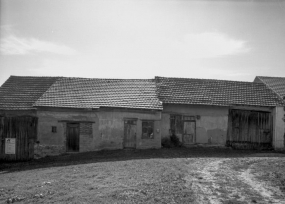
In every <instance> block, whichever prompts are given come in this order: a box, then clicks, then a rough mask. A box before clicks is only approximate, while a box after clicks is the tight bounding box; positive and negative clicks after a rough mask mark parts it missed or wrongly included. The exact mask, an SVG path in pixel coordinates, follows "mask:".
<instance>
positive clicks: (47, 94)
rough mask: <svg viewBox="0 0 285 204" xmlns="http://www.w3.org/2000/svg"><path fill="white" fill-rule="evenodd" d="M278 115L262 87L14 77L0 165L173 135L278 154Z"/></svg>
mask: <svg viewBox="0 0 285 204" xmlns="http://www.w3.org/2000/svg"><path fill="white" fill-rule="evenodd" d="M283 116H284V110H283V101H282V100H281V99H280V97H279V96H278V95H277V94H276V93H274V92H273V91H272V90H271V89H269V88H268V87H267V86H266V85H264V84H262V83H252V82H236V81H224V80H208V79H183V78H166V77H155V79H87V78H72V77H25V76H23V77H20V76H11V77H10V78H9V79H8V80H7V81H6V82H5V83H4V84H3V85H2V86H1V88H0V159H9V160H13V159H16V160H25V159H29V158H33V157H34V156H45V155H56V154H60V153H64V152H84V151H96V150H102V149H123V148H135V149H145V148H160V147H161V138H162V137H168V136H169V135H171V134H176V135H177V136H178V137H179V138H180V140H181V141H182V143H183V144H184V145H186V146H188V145H192V144H206V145H209V144H210V145H212V144H214V145H223V146H224V145H228V146H232V147H236V148H264V149H266V148H275V149H279V148H283V147H284V137H283V135H284V122H283V120H282V117H283ZM9 142H10V143H9ZM13 145H14V146H13ZM13 148H14V152H13ZM7 150H9V152H7Z"/></svg>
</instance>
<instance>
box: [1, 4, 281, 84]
mask: <svg viewBox="0 0 285 204" xmlns="http://www.w3.org/2000/svg"><path fill="white" fill-rule="evenodd" d="M10 75H16V76H66V77H84V78H126V79H141V78H154V76H164V77H183V78H208V79H222V80H235V81H253V80H254V78H255V76H280V77H285V1H284V0H268V1H265V0H228V1H226V0H209V1H208V0H196V1H195V0H0V84H3V83H4V82H5V80H7V79H8V77H9V76H10Z"/></svg>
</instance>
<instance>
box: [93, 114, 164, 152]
mask: <svg viewBox="0 0 285 204" xmlns="http://www.w3.org/2000/svg"><path fill="white" fill-rule="evenodd" d="M97 115H98V118H99V125H98V132H97V133H98V134H99V135H97V137H96V138H97V142H96V143H95V149H106V148H108V149H121V148H123V138H124V118H136V119H138V121H137V140H136V148H138V149H145V148H160V147H161V136H160V117H161V114H160V112H153V113H139V112H137V113H132V112H122V111H119V112H118V111H114V112H107V111H104V112H103V111H102V112H98V113H97ZM142 120H154V121H155V122H154V130H155V131H154V139H142Z"/></svg>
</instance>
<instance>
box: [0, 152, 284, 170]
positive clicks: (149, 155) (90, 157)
mask: <svg viewBox="0 0 285 204" xmlns="http://www.w3.org/2000/svg"><path fill="white" fill-rule="evenodd" d="M270 156H274V157H285V154H284V153H278V152H275V151H260V150H259V151H258V150H233V149H230V148H216V147H192V148H185V147H181V148H170V149H166V148H162V149H148V150H103V151H96V152H84V153H72V154H67V153H66V154H63V155H60V156H47V157H45V158H41V159H37V160H31V161H27V162H2V161H1V164H0V174H5V173H9V172H16V171H26V170H31V169H39V168H49V167H60V166H70V165H80V164H87V163H100V162H114V161H127V160H138V159H174V158H213V157H218V158H241V157H270Z"/></svg>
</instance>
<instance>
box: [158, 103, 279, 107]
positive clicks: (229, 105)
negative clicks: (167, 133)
mask: <svg viewBox="0 0 285 204" xmlns="http://www.w3.org/2000/svg"><path fill="white" fill-rule="evenodd" d="M162 104H171V105H192V106H195V105H197V106H218V107H233V106H251V107H270V108H274V107H279V105H274V106H257V105H248V104H228V105H216V104H192V103H162ZM280 107H283V106H282V105H280Z"/></svg>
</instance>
